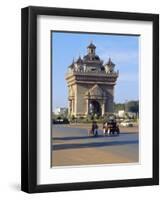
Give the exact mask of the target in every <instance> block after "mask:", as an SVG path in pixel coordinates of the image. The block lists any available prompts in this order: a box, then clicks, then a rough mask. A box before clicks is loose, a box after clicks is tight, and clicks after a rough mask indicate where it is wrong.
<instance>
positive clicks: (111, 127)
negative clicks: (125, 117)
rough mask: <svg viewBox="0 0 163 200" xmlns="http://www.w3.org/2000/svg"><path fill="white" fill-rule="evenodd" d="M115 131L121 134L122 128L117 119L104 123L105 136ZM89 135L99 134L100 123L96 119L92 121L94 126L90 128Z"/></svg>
mask: <svg viewBox="0 0 163 200" xmlns="http://www.w3.org/2000/svg"><path fill="white" fill-rule="evenodd" d="M115 132H116V133H117V135H119V132H120V130H119V126H118V125H117V122H116V120H111V121H109V122H104V123H103V134H104V136H107V135H111V134H114V133H115ZM89 135H93V136H98V125H97V122H96V121H93V122H92V127H91V129H90V130H89Z"/></svg>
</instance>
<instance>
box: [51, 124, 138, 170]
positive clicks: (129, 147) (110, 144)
mask: <svg viewBox="0 0 163 200" xmlns="http://www.w3.org/2000/svg"><path fill="white" fill-rule="evenodd" d="M120 131H121V134H120V135H119V136H107V137H104V136H103V135H102V130H99V136H98V137H88V130H87V129H86V128H80V127H74V126H72V127H71V126H70V125H52V166H74V165H97V164H117V163H135V162H138V161H139V134H138V128H137V127H132V128H120Z"/></svg>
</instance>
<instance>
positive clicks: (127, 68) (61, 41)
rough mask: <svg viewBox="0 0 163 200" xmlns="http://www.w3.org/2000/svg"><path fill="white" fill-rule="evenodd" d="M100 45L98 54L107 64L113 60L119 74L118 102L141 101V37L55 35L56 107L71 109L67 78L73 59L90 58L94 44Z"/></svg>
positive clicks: (54, 33)
mask: <svg viewBox="0 0 163 200" xmlns="http://www.w3.org/2000/svg"><path fill="white" fill-rule="evenodd" d="M91 41H92V42H93V43H94V44H95V45H96V54H97V55H98V56H99V57H100V58H101V59H102V60H103V61H104V63H105V62H106V61H107V60H108V59H109V57H111V59H112V61H113V62H114V63H115V64H116V66H115V70H119V77H118V80H117V84H116V86H115V98H114V101H115V102H116V103H118V102H125V101H126V100H128V101H129V100H138V93H139V92H138V87H139V86H138V78H139V77H138V69H139V66H138V64H139V36H127V35H103V34H86V33H82V34H81V33H69V32H65V33H63V32H53V33H52V105H53V110H54V109H55V108H56V107H67V104H68V101H67V94H68V93H67V83H66V81H65V74H66V72H67V67H68V66H69V65H70V64H71V63H72V60H73V58H74V59H77V58H78V57H79V55H80V56H82V57H83V56H84V55H86V54H87V49H86V47H87V46H88V44H89V43H90V42H91Z"/></svg>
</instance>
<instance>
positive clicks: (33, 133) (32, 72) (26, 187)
mask: <svg viewBox="0 0 163 200" xmlns="http://www.w3.org/2000/svg"><path fill="white" fill-rule="evenodd" d="M38 15H49V16H50V15H51V16H53V15H55V16H65V17H68V16H71V17H88V18H97V19H98V18H102V19H123V20H137V21H151V22H152V23H153V177H152V178H140V179H130V180H129V179H128V180H113V181H95V182H81V183H78V182H76V183H63V184H47V185H38V184H37V16H38ZM21 19H22V20H21V69H22V70H21V73H22V74H21V77H22V80H21V97H22V101H21V102H22V103H21V190H22V191H24V192H28V193H37V192H56V191H68V190H83V189H100V188H115V187H131V186H147V185H158V184H159V15H158V14H144V13H128V12H113V11H99V10H82V9H66V8H50V7H35V6H30V7H26V8H22V12H21Z"/></svg>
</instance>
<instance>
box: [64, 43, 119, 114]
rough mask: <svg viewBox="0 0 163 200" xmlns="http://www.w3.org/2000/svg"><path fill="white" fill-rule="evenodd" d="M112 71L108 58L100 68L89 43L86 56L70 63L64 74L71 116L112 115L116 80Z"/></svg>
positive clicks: (115, 73) (101, 62) (110, 61)
mask: <svg viewBox="0 0 163 200" xmlns="http://www.w3.org/2000/svg"><path fill="white" fill-rule="evenodd" d="M114 68H115V64H114V63H113V62H112V60H111V58H109V59H108V62H106V63H105V64H103V61H102V60H101V59H100V57H99V56H98V55H96V46H95V45H94V44H93V43H92V42H91V43H90V44H89V46H88V47H87V55H85V56H84V57H83V58H81V57H80V56H79V58H78V59H77V60H76V61H74V60H73V61H72V64H71V65H70V66H69V67H68V72H67V74H66V81H67V85H68V102H69V105H68V113H69V115H70V116H75V117H86V116H88V115H93V114H97V115H99V116H103V115H105V114H109V113H112V112H113V103H114V86H115V84H116V80H117V78H118V72H115V70H114Z"/></svg>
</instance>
